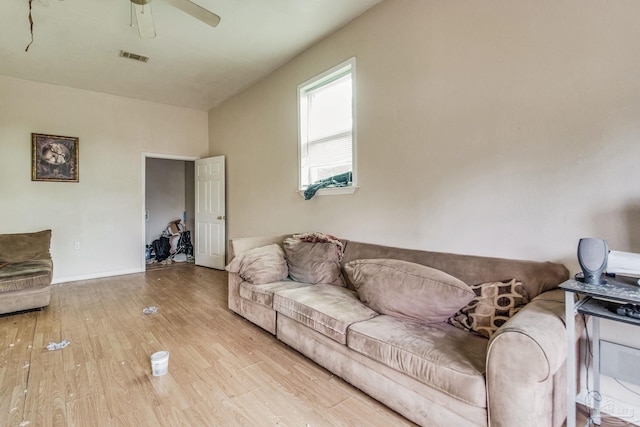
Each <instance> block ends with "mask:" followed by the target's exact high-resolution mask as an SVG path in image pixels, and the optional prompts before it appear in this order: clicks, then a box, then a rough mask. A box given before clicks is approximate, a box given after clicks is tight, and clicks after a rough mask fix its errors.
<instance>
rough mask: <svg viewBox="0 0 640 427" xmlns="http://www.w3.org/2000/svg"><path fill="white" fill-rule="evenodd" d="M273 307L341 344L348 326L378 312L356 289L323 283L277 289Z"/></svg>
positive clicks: (344, 341) (345, 337)
mask: <svg viewBox="0 0 640 427" xmlns="http://www.w3.org/2000/svg"><path fill="white" fill-rule="evenodd" d="M273 308H274V309H275V310H276V311H277V312H278V313H281V314H284V315H285V316H288V317H290V318H292V319H294V320H296V321H298V322H300V323H302V324H303V325H305V326H308V327H309V328H311V329H313V330H315V331H317V332H320V333H321V334H323V335H325V336H327V337H329V338H331V339H333V340H335V341H337V342H339V343H340V344H346V342H347V328H348V327H349V325H351V324H352V323H355V322H359V321H361V320H366V319H371V318H372V317H375V316H377V315H378V313H376V312H375V311H373V310H371V309H370V308H368V307H367V306H365V305H364V304H362V303H361V302H360V300H359V299H358V296H357V295H356V293H355V292H353V291H351V290H349V289H346V288H342V287H339V286H333V285H326V284H318V285H314V286H309V287H306V288H299V289H289V290H283V291H278V292H276V294H275V296H274V298H273Z"/></svg>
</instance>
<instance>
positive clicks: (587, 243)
mask: <svg viewBox="0 0 640 427" xmlns="http://www.w3.org/2000/svg"><path fill="white" fill-rule="evenodd" d="M608 257H609V247H608V246H607V242H606V241H605V240H601V239H592V238H585V239H580V241H579V242H578V262H579V263H580V268H582V273H583V274H584V279H583V281H584V282H585V283H589V284H592V285H602V284H604V283H607V281H606V280H604V279H603V278H602V274H603V273H604V271H605V270H606V268H607V259H608Z"/></svg>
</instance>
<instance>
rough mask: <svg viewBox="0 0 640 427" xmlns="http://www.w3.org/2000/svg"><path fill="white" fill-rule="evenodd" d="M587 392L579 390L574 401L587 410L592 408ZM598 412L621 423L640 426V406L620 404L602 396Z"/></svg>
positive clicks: (618, 401)
mask: <svg viewBox="0 0 640 427" xmlns="http://www.w3.org/2000/svg"><path fill="white" fill-rule="evenodd" d="M587 396H588V395H587V390H586V389H584V388H581V389H580V394H578V396H576V401H577V402H578V403H581V404H583V405H585V406H587V407H589V408H593V403H594V402H593V397H590V396H589V397H587ZM600 412H602V413H603V414H607V415H610V416H612V417H616V418H618V419H620V420H622V421H625V422H628V423H631V424H633V425H636V426H640V406H637V405H632V404H630V403H628V402H622V401H620V400H618V399H615V398H613V397H610V396H606V395H602V396H601V400H600Z"/></svg>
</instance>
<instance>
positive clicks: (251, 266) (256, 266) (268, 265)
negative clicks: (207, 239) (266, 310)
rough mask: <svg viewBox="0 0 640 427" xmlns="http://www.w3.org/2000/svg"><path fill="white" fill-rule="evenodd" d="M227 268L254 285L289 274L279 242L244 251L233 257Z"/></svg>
mask: <svg viewBox="0 0 640 427" xmlns="http://www.w3.org/2000/svg"><path fill="white" fill-rule="evenodd" d="M225 269H226V270H227V271H229V272H231V273H238V274H239V275H240V277H242V278H243V279H244V280H246V281H248V282H251V283H253V284H254V285H262V284H265V283H272V282H278V281H280V280H284V279H286V278H287V276H288V275H289V271H288V269H287V261H286V260H285V259H284V252H283V250H282V248H281V247H280V246H279V245H277V244H273V245H267V246H262V247H259V248H253V249H250V250H248V251H246V252H243V253H241V254H239V255H238V256H236V257H235V258H233V260H231V262H230V263H229V265H227V266H226V268H225Z"/></svg>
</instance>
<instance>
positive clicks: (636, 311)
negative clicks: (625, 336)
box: [616, 304, 640, 319]
mask: <svg viewBox="0 0 640 427" xmlns="http://www.w3.org/2000/svg"><path fill="white" fill-rule="evenodd" d="M616 313H617V314H619V315H620V316H628V317H633V318H635V319H640V306H639V305H636V304H623V305H620V306H618V307H616Z"/></svg>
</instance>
